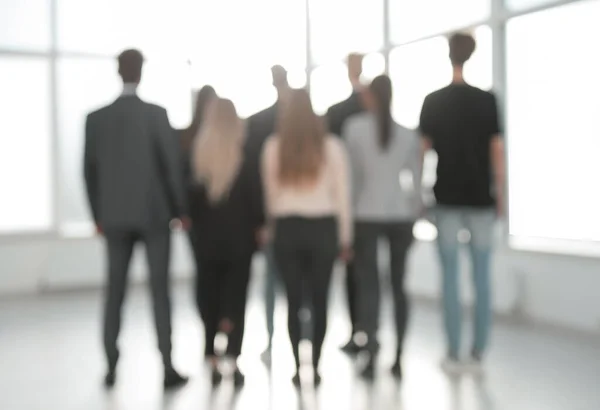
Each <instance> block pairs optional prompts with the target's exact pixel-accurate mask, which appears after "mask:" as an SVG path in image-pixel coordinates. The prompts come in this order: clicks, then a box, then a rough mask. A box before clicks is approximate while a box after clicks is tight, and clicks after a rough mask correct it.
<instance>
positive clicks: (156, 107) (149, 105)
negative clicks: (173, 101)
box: [144, 102, 167, 115]
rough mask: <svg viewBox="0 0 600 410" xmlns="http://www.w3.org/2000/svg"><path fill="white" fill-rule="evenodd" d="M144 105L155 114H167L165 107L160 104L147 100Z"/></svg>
mask: <svg viewBox="0 0 600 410" xmlns="http://www.w3.org/2000/svg"><path fill="white" fill-rule="evenodd" d="M144 105H145V106H146V108H147V109H148V111H150V112H152V113H153V114H161V115H162V114H165V115H166V114H167V110H166V109H165V108H164V107H161V106H160V105H157V104H152V103H147V102H144Z"/></svg>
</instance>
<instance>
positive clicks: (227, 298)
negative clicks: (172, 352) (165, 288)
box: [191, 98, 262, 386]
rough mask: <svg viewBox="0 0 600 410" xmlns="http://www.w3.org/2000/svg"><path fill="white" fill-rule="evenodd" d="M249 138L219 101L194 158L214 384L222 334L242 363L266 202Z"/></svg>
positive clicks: (238, 378) (202, 291) (202, 304)
mask: <svg viewBox="0 0 600 410" xmlns="http://www.w3.org/2000/svg"><path fill="white" fill-rule="evenodd" d="M244 135H245V132H244V124H243V123H242V121H241V120H240V118H239V117H238V116H237V112H236V110H235V106H234V105H233V103H232V102H231V101H230V100H225V99H222V98H216V99H215V100H214V101H213V102H212V103H211V104H210V106H209V107H208V111H207V118H206V121H205V123H204V124H203V126H202V129H201V132H200V135H199V137H198V139H197V141H196V143H195V144H194V148H193V151H192V158H191V163H192V171H193V176H194V179H195V182H196V186H195V188H194V189H193V192H192V198H191V205H192V212H193V215H194V216H193V219H194V221H197V223H198V224H199V225H200V229H198V230H197V231H195V232H194V233H195V235H196V239H195V241H194V243H195V246H197V247H198V249H197V250H196V252H197V254H198V255H199V257H200V264H201V266H202V271H203V272H202V275H201V276H200V277H199V278H198V281H197V287H198V289H197V292H198V293H199V295H200V298H199V299H198V303H199V309H200V313H201V315H202V318H203V321H204V328H205V332H204V334H205V337H206V340H205V356H206V357H207V358H209V359H210V361H211V364H212V366H213V382H219V381H220V380H221V378H222V376H221V373H220V372H219V366H218V360H217V357H216V353H217V352H216V351H215V346H214V339H215V336H216V334H217V332H218V331H219V330H220V331H222V332H224V333H226V334H227V335H228V336H229V340H228V345H227V354H228V356H230V357H233V358H237V357H238V356H239V355H240V353H241V348H242V340H243V335H244V315H245V311H246V310H245V309H246V294H247V292H246V290H247V286H248V280H249V278H250V264H251V261H252V253H253V252H254V248H255V235H256V232H257V231H258V228H259V226H260V225H261V224H262V203H261V202H260V201H258V199H259V198H260V197H259V196H258V195H257V192H256V191H255V190H254V189H253V185H252V184H251V179H250V178H251V175H249V173H248V170H247V156H246V158H245V156H244V149H243V141H244ZM234 380H235V384H236V385H238V386H239V385H241V384H242V383H243V382H244V376H243V375H242V373H241V372H240V371H239V369H236V370H235V373H234Z"/></svg>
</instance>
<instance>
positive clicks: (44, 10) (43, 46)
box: [0, 0, 50, 51]
mask: <svg viewBox="0 0 600 410" xmlns="http://www.w3.org/2000/svg"><path fill="white" fill-rule="evenodd" d="M0 48H8V49H18V50H23V49H25V50H44V51H45V50H48V49H49V48H50V0H28V1H23V0H2V2H0Z"/></svg>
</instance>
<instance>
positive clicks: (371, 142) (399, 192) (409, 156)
mask: <svg viewBox="0 0 600 410" xmlns="http://www.w3.org/2000/svg"><path fill="white" fill-rule="evenodd" d="M342 136H343V138H344V140H345V141H346V144H347V146H348V154H349V158H350V166H351V170H352V197H353V208H354V218H355V219H356V220H358V221H368V222H396V221H398V222H401V221H414V220H416V219H417V218H418V217H419V215H420V212H421V161H420V155H421V149H420V143H419V138H418V135H417V133H416V132H415V131H413V130H410V129H408V128H404V127H403V126H401V125H399V124H396V123H392V138H391V140H390V142H389V145H388V147H387V149H383V148H381V146H380V145H379V137H378V127H377V120H376V118H375V116H374V115H373V114H372V113H362V114H358V115H355V116H353V117H352V118H350V119H349V120H348V121H347V123H346V124H345V126H344V129H343V131H342Z"/></svg>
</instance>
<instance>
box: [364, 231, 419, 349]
mask: <svg viewBox="0 0 600 410" xmlns="http://www.w3.org/2000/svg"><path fill="white" fill-rule="evenodd" d="M379 238H385V239H386V240H387V243H388V245H389V254H390V276H391V281H392V293H393V299H394V308H395V309H394V310H395V319H396V332H397V333H396V334H397V338H398V350H397V353H398V357H400V355H401V353H402V345H403V342H404V335H405V333H406V325H407V320H408V310H409V306H408V298H407V295H406V291H405V289H404V276H405V265H406V256H407V254H408V250H409V248H410V246H411V244H412V242H413V223H412V222H389V223H379V222H357V223H356V229H355V253H356V259H355V262H356V264H355V277H356V285H357V289H358V295H357V296H358V304H359V327H360V329H359V330H362V331H364V332H365V333H366V334H367V337H368V342H367V349H368V350H370V351H371V352H372V353H374V352H375V351H376V350H377V348H378V342H377V330H378V327H379V305H380V285H379V268H378V263H377V249H378V240H379Z"/></svg>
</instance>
